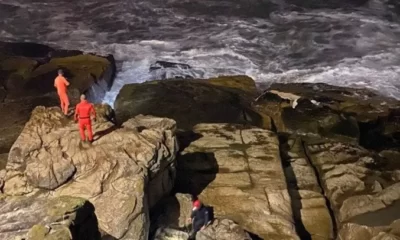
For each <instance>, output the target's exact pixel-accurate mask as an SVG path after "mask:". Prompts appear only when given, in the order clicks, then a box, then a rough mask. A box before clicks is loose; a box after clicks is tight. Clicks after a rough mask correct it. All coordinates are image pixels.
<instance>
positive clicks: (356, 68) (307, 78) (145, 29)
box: [0, 0, 400, 105]
mask: <svg viewBox="0 0 400 240" xmlns="http://www.w3.org/2000/svg"><path fill="white" fill-rule="evenodd" d="M293 2H294V3H295V4H296V5H293ZM303 2H304V4H303V6H300V5H299V4H298V3H296V1H291V0H286V1H283V0H280V1H278V0H274V1H269V2H268V1H252V0H247V1H244V0H242V1H241V0H236V1H234V0H229V1H223V0H204V1H193V0H190V1H189V0H180V1H177V0H166V1H158V0H148V1H128V0H116V1H106V0H85V1H77V0H74V1H67V0H47V1H46V2H43V1H38V0H36V1H30V2H29V3H28V1H26V0H17V1H11V0H9V1H6V0H0V16H2V18H3V19H4V21H1V22H0V40H10V41H34V42H39V43H45V44H50V45H52V46H55V47H62V48H67V49H80V50H84V51H88V52H97V53H99V54H113V55H114V57H115V58H116V60H117V63H118V70H119V71H118V74H117V77H116V79H115V83H114V85H113V86H112V89H111V91H110V92H109V93H107V95H106V97H105V99H104V102H107V103H110V104H111V105H112V104H113V102H114V100H115V97H116V95H117V94H118V92H119V90H120V89H121V87H122V86H123V85H124V84H127V83H139V82H144V81H148V80H152V79H155V78H158V77H159V75H157V74H155V73H151V72H149V67H150V65H151V64H152V63H154V62H155V61H157V60H163V61H171V62H180V63H185V64H189V65H190V66H192V68H191V69H170V70H168V71H166V72H165V75H166V76H167V77H174V76H192V77H195V78H208V77H214V76H218V75H231V74H246V75H249V76H251V77H252V78H254V79H255V81H256V82H258V83H267V84H269V83H272V82H324V83H329V84H333V85H339V86H352V87H367V88H370V89H372V90H375V91H378V92H380V93H382V94H385V95H388V96H392V97H395V98H398V99H400V80H399V79H400V24H399V22H398V20H399V19H398V15H396V13H395V12H393V11H392V10H393V9H395V6H394V7H391V5H388V4H386V3H384V2H381V1H377V0H374V1H368V2H367V1H365V2H366V3H365V4H363V5H357V6H356V5H343V4H344V3H349V2H351V1H343V2H342V3H340V1H335V2H339V4H335V5H323V6H322V7H324V8H320V5H318V6H317V7H318V8H317V7H316V6H310V4H309V3H307V2H306V1H303ZM321 2H323V1H322V0H321ZM325 2H326V1H325ZM289 3H292V5H290V4H289ZM338 6H342V7H343V9H333V7H338ZM263 85H265V84H263Z"/></svg>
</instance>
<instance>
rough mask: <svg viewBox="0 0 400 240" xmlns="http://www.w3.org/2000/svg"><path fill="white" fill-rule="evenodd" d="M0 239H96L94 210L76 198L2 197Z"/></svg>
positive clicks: (0, 200)
mask: <svg viewBox="0 0 400 240" xmlns="http://www.w3.org/2000/svg"><path fill="white" fill-rule="evenodd" d="M0 204H1V208H0V238H1V239H28V240H51V239H66V240H72V239H88V240H92V239H93V240H94V239H99V238H100V233H99V230H98V228H97V221H96V216H95V214H94V207H93V205H92V204H90V203H89V202H88V201H86V200H85V199H82V198H76V197H69V196H63V197H57V198H52V199H48V198H46V197H44V196H42V197H39V198H38V197H3V198H1V199H0Z"/></svg>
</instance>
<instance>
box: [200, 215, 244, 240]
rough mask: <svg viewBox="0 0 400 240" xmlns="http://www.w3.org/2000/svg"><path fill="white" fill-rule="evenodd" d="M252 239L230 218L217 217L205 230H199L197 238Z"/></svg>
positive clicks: (216, 239) (211, 239) (210, 239)
mask: <svg viewBox="0 0 400 240" xmlns="http://www.w3.org/2000/svg"><path fill="white" fill-rule="evenodd" d="M231 239H235V240H251V237H250V236H249V234H248V233H246V232H245V231H244V230H243V229H242V228H241V227H240V226H239V225H237V224H236V223H234V222H233V221H231V220H229V219H215V220H214V221H213V223H212V224H211V225H209V226H207V227H206V228H205V229H204V230H202V231H199V232H198V233H197V235H196V240H231Z"/></svg>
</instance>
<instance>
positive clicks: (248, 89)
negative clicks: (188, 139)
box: [115, 76, 271, 130]
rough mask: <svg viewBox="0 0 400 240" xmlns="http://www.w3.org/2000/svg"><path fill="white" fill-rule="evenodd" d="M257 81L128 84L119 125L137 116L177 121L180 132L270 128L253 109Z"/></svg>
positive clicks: (119, 103)
mask: <svg viewBox="0 0 400 240" xmlns="http://www.w3.org/2000/svg"><path fill="white" fill-rule="evenodd" d="M255 96H256V87H255V83H254V81H253V80H252V79H251V78H249V77H245V76H232V77H219V78H213V79H207V80H162V81H151V82H145V83H141V84H128V85H125V86H124V87H123V88H122V89H121V91H120V92H119V94H118V96H117V99H116V101H115V112H116V117H117V120H118V121H119V122H123V121H126V120H127V119H128V118H131V117H133V116H136V115H137V114H145V115H154V116H158V117H168V118H172V119H175V120H176V121H177V125H178V127H179V128H180V129H183V130H191V128H192V127H193V126H194V125H196V124H198V123H250V124H252V125H255V126H263V127H265V128H270V127H271V126H270V118H269V117H268V116H263V115H260V114H258V113H256V112H255V111H254V110H253V109H252V106H251V101H252V100H253V97H255Z"/></svg>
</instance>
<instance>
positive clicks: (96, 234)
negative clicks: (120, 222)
mask: <svg viewBox="0 0 400 240" xmlns="http://www.w3.org/2000/svg"><path fill="white" fill-rule="evenodd" d="M88 213H91V214H88ZM70 231H71V234H72V239H76V240H97V239H100V238H101V234H100V231H99V226H98V221H97V217H96V214H95V208H94V206H93V204H91V203H90V202H89V201H86V202H85V204H84V205H83V206H82V207H81V208H80V209H79V210H77V211H76V218H75V224H73V225H71V227H70Z"/></svg>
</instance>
